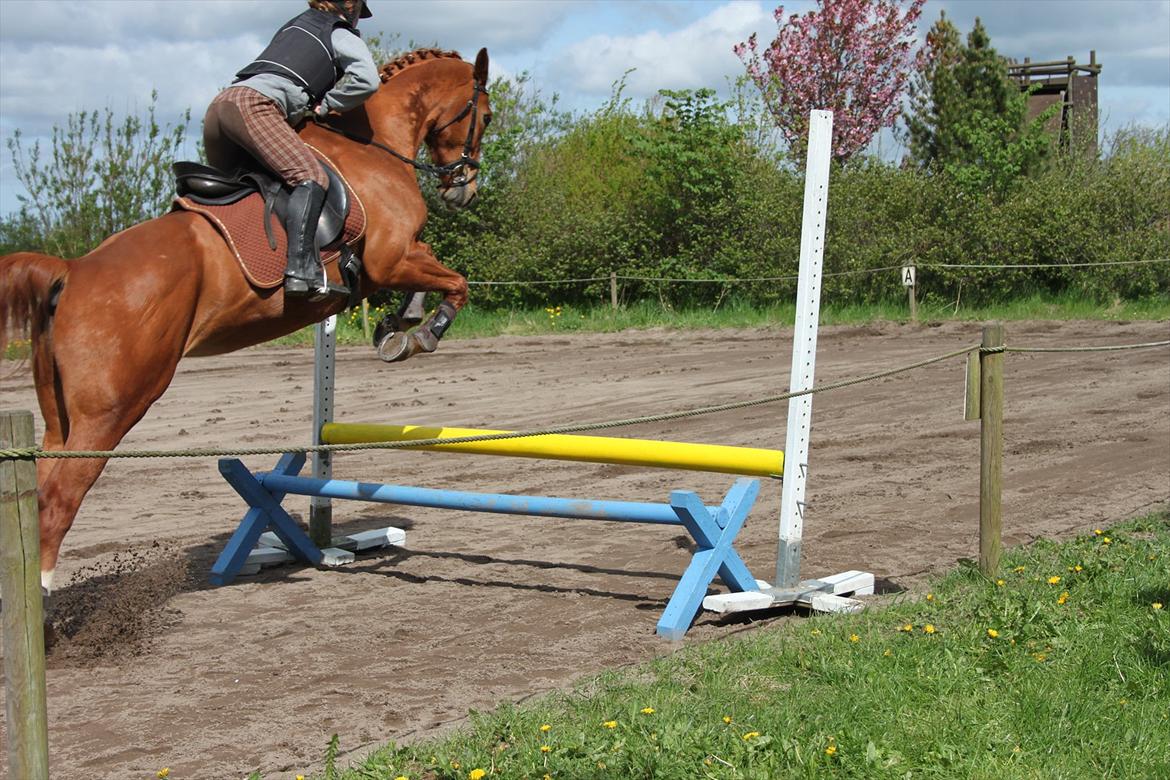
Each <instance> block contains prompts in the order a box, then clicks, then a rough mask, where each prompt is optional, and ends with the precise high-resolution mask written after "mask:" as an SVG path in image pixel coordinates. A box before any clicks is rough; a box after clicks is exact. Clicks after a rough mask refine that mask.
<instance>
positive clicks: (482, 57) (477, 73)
mask: <svg viewBox="0 0 1170 780" xmlns="http://www.w3.org/2000/svg"><path fill="white" fill-rule="evenodd" d="M472 75H473V76H474V77H475V80H476V81H477V82H479V83H480V84H482V85H483V86H485V87H486V86H487V83H488V80H487V79H488V53H487V49H480V50H479V54H477V55H475V69H474V70H473V71H472Z"/></svg>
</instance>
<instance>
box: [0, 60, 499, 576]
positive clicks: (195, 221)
mask: <svg viewBox="0 0 1170 780" xmlns="http://www.w3.org/2000/svg"><path fill="white" fill-rule="evenodd" d="M487 70H488V57H487V51H486V50H485V49H481V50H480V52H479V55H478V56H477V57H476V61H475V64H474V66H473V65H472V64H471V63H467V62H464V61H463V60H462V59H460V58H459V55H458V54H455V53H454V52H441V51H438V50H434V49H426V50H419V51H415V52H412V53H410V54H407V55H405V56H404V57H401V58H399V59H397V60H395V61H394V62H392V63H389V64H388V65H385V66H383V68H382V70H381V77H382V84H381V85H380V87H379V89H378V90H377V92H376V93H375V94H374V95H372V96H371V97H370V98H369V99H368V100H367V101H366V103H365V104H364V106H363V107H362V108H359V109H355V110H353V111H351V112H349V113H347V114H345V115H344V116H342V117H334V118H332V119H331V120H330V122H331V124H332V126H333V127H334V129H335V130H340V131H342V133H338V132H330V131H329V130H328V129H327V128H325V127H319V126H317V125H313V124H309V125H306V126H304V127H302V128H300V129H299V131H298V132H299V133H300V136H301V138H302V139H304V140H305V141H306V142H308V143H311V144H312V145H313V146H315V147H316V148H317V149H320V150H321V151H322V152H323V153H324V154H325V155H327V156H328V157H329V158H330V159H331V160H332V161H333V162H334V164H335V165H336V166H337V168H338V169H339V170H340V171H341V173H342V174H343V175H344V176H345V178H346V179H347V180H348V181H349V183H350V185H351V187H352V188H353V190H354V192H355V193H357V195H358V197H359V198H360V199H361V201H362V203H363V204H364V205H365V208H366V215H367V220H368V227H367V229H366V234H365V237H364V239H363V241H364V245H361V246H358V247H356V249H357V250H358V254H359V255H360V256H361V257H362V260H363V272H362V279H361V283H360V292H361V294H363V295H366V294H369V293H371V292H373V291H374V290H377V289H383V288H390V289H397V290H407V291H424V290H426V291H437V292H441V293H442V294H443V295H444V301H443V303H442V304H440V309H439V313H437V314H436V315H434V316H433V317H432V318H431V320H429V321H428V322H427V323H424V324H423V326H422V327H421V328H419V329H418V331H416V332H415V333H412V334H411V338H412V342H411V345H410V349H409V354H414V353H416V352H419V351H431V350H433V349H434V347H435V344H436V342H437V337H436V335H439V336H441V335H442V330H443V324H444V320H445V319H446V318H450V317H453V316H454V313H455V312H457V311H458V310H459V308H460V307H462V306H463V304H464V303H465V302H466V301H467V282H466V280H465V279H464V278H463V277H462V276H460V275H459V274H457V273H455V272H454V271H452V270H450V269H449V268H446V267H445V266H443V264H442V263H440V262H439V261H438V259H436V257H435V255H434V254H433V253H432V252H431V249H430V247H429V246H427V245H426V244H424V243H422V242H421V241H419V238H418V237H419V233H420V232H421V231H422V229H423V225H424V223H425V222H426V217H427V210H426V204H425V201H424V200H423V196H422V193H421V192H420V190H419V187H418V181H417V179H416V176H415V169H414V167H412V164H410V163H409V160H407V161H404V159H403V157H413V155H414V153H415V151H416V150H417V149H419V147H420V146H421V145H422V144H423V143H424V142H425V143H426V145H427V147H428V149H429V151H430V156H431V159H432V160H433V161H434V163H436V164H437V165H435V166H431V169H432V170H431V172H433V173H435V174H436V175H437V176H439V192H440V195H441V196H442V198H443V200H444V201H445V202H446V203H447V204H448V205H450V206H453V207H462V206H466V205H468V204H470V203H471V202H472V201H473V200H474V199H475V195H476V179H475V175H474V174H475V171H476V170H477V169H478V162H477V160H478V158H479V144H480V138H481V137H482V135H483V129H484V127H485V126H486V124H487V122H488V120H489V119H490V116H491V109H490V106H489V104H488V99H487V93H486V91H485V87H486V86H487ZM477 117H478V118H479V120H482V121H478V120H477ZM343 133H344V134H343ZM355 139H364V140H365V141H368V143H363V142H361V141H358V140H355ZM423 167H426V166H423ZM344 306H345V301H344V300H341V299H338V298H336V297H334V298H331V299H326V300H323V301H317V302H314V301H309V300H307V299H303V298H296V299H292V298H290V299H288V300H286V299H285V297H284V292H283V289H282V288H280V287H277V288H275V289H272V290H258V289H255V288H253V287H252V286H251V285H250V284H249V283H248V281H247V280H246V279H245V277H244V274H243V273H242V272H241V270H240V267H239V264H238V263H237V261H236V259H235V257H234V255H233V254H232V252H231V250H230V249H229V248H228V246H227V244H226V243H225V241H224V239H223V238H222V237H221V236H220V234H219V233H218V232H217V231H216V229H215V228H214V227H213V226H212V225H211V224H210V223H209V222H208V221H207V220H206V219H205V218H204V217H202V216H200V215H199V214H194V213H191V212H188V211H173V212H171V213H169V214H165V215H164V216H161V217H158V218H156V219H152V220H150V221H149V222H144V223H142V224H140V225H136V226H134V227H131V228H129V229H127V230H125V231H122V232H121V233H118V234H116V235H114V236H113V237H111V238H109V239H107V240H106V241H105V242H104V243H103V244H102V245H101V246H99V247H98V248H97V249H95V250H94V251H92V252H90V253H89V254H87V255H85V256H84V257H82V258H79V259H77V260H70V261H66V260H62V259H60V258H57V257H51V256H48V255H42V254H35V253H31V252H18V253H15V254H11V255H6V256H4V257H0V356H2V355H3V354H4V348H5V346H6V345H7V343H8V337H9V336H11V337H13V338H15V337H16V336H17V335H23V334H24V333H30V335H31V339H32V370H33V379H34V381H35V384H36V391H37V399H38V402H39V403H40V407H41V413H42V416H43V417H44V421H45V438H44V442H43V444H42V447H43V448H44V449H45V450H112V449H114V447H116V446H117V444H118V442H120V441H121V440H122V437H123V436H125V435H126V433H127V432H128V431H129V430H130V429H131V427H133V426H134V425H135V424H136V423H137V422H138V421H139V420H140V419H142V416H143V415H144V414H145V413H146V410H147V409H149V408H150V406H151V404H153V403H154V402H155V401H156V400H158V398H159V396H161V395H162V394H163V391H164V390H166V389H167V386H168V385H169V384H170V382H171V380H172V378H173V377H174V374H175V367H176V365H177V364H178V362H179V358H181V357H184V356H187V355H192V356H195V355H215V354H221V353H224V352H230V351H232V350H236V349H240V348H242V347H247V346H251V345H253V344H259V343H261V342H264V341H269V340H271V339H274V338H276V337H278V336H282V335H285V334H288V333H291V332H293V331H296V330H298V329H300V328H303V327H305V326H306V325H309V324H312V323H315V322H319V321H320V320H322V319H324V318H325V317H327V316H329V315H331V314H336V313H337V312H339V311H340V310H341V309H342V308H344ZM444 315H445V317H444ZM436 318H441V319H440V321H439V322H437V323H436V322H435V320H436ZM432 324H434V325H436V326H435V327H428V326H432ZM105 464H106V460H104V459H40V460H38V462H37V483H38V488H39V491H38V492H39V499H40V522H41V526H40V527H41V581H42V586H43V587H44V589H45V591H46V592H48V591H49V589H50V587H51V584H52V578H53V571H54V569H55V568H56V565H57V558H58V555H59V554H60V550H61V542H62V540H63V539H64V538H65V534H66V533H67V532H68V530H69V528H70V526H71V525H72V524H73V518H74V516H75V515H76V514H77V510H78V508H79V506H80V505H81V500H82V498H84V496H85V494H86V493H87V492H88V491H89V489H90V487H91V486H92V485H93V483H94V481H95V480H97V478H98V475H100V474H101V472H102V469H103V468H104V467H105Z"/></svg>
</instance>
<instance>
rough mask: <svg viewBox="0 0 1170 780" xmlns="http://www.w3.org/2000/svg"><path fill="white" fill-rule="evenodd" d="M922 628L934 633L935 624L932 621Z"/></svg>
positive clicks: (926, 631)
mask: <svg viewBox="0 0 1170 780" xmlns="http://www.w3.org/2000/svg"><path fill="white" fill-rule="evenodd" d="M922 630H923V632H925V633H927V634H933V633H934V625H933V624H931V623H927V624H926V625H925V626H923V627H922Z"/></svg>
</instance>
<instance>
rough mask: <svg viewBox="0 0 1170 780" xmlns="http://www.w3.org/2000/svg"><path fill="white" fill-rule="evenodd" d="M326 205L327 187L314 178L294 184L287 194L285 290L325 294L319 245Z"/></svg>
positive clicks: (304, 293) (300, 294) (302, 293)
mask: <svg viewBox="0 0 1170 780" xmlns="http://www.w3.org/2000/svg"><path fill="white" fill-rule="evenodd" d="M324 205H325V189H324V188H323V187H322V186H321V185H320V184H318V183H317V182H315V181H306V182H302V183H300V184H298V185H297V186H296V187H293V191H292V194H291V195H289V197H288V214H287V216H286V217H285V223H284V229H285V233H286V234H287V235H288V265H287V266H286V267H285V270H284V294H285V295H288V296H298V297H303V296H310V295H311V296H318V295H320V294H322V292H323V287H324V279H325V272H324V270H323V269H322V267H321V254H320V252H319V251H318V249H317V242H316V234H317V219H318V218H319V217H320V216H321V207H322V206H324Z"/></svg>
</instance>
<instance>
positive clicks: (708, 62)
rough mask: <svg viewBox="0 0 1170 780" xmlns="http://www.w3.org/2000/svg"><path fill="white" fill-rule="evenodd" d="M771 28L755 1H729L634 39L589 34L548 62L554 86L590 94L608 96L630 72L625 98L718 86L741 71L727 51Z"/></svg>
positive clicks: (771, 22)
mask: <svg viewBox="0 0 1170 780" xmlns="http://www.w3.org/2000/svg"><path fill="white" fill-rule="evenodd" d="M771 29H774V22H773V21H772V16H771V13H770V12H769V11H767V10H765V8H764V6H763V5H762V4H761V3H759V2H732V3H728V4H727V5H722V6H718V7H716V8H715V9H714V10H712V12H711V13H709V14H708V15H706V16H704V17H703V18H701V19H699V20H697V21H695V22H693V23H691V24H689V25H687V26H686V27H683V28H681V29H678V30H670V31H665V32H664V31H661V30H647V31H646V32H643V33H638V34H635V35H593V36H591V37H589V38H586V39H585V40H583V41H580V42H578V43H575V44H573V45H571V46H570V47H569V48H568V50H567V51H566V52H565V54H564V57H563V58H562V59H561V60H560V61H559V62H558V63H556V64H554V65H553V66H552V67H553V71H554V73H555V77H556V79H557V81H558V82H560V83H562V84H571V85H572V86H573V88H574V89H578V90H582V91H585V92H590V93H594V94H608V93H609V91H610V87H611V85H612V84H613V83H614V82H615V81H617V80H618V79H620V78H621V77H622V74H623V73H625V72H626V71H627V70H629V69H630V68H634V69H635V70H634V72H633V73H631V74H630V75H629V77H628V78H627V82H626V83H627V87H628V91H629V93H630V94H632V95H635V96H643V97H644V96H651V95H654V94H655V93H656V92H657V91H658V90H659V89H697V88H700V87H712V88H720V87H722V86H723V85H724V80H725V78H726V77H727V76H729V75H735V74H738V73H739V72H741V71H742V70H743V66H742V64H741V63H740V62H739V59H738V58H737V57H736V56H735V55H734V54H733V53H732V51H731V47H732V46H734V45H735V44H737V43H739V42H740V41H743V40H746V39H747V37H748V36H749V35H751V34H752V33H753V32H756V31H763V32H764V34H766V33H767V32H768V31H770V30H771Z"/></svg>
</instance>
